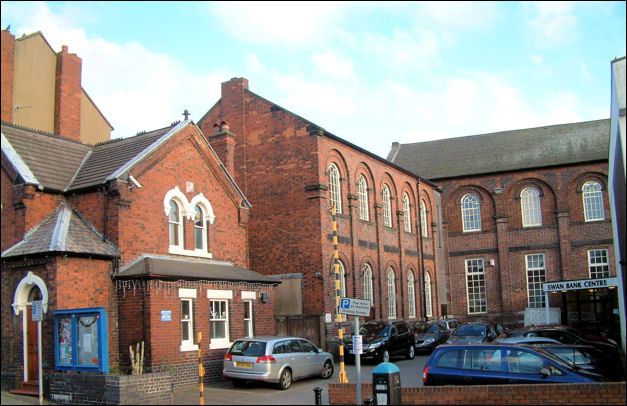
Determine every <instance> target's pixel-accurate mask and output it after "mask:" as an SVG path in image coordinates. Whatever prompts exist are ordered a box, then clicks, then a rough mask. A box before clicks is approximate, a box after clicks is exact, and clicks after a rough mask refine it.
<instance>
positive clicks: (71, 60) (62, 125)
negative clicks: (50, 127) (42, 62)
mask: <svg viewBox="0 0 627 406" xmlns="http://www.w3.org/2000/svg"><path fill="white" fill-rule="evenodd" d="M61 49H62V50H61V52H59V53H58V54H57V72H56V83H55V103H54V132H55V134H58V135H61V136H63V137H66V138H71V139H74V140H77V141H80V138H81V69H82V60H81V58H79V57H78V56H76V54H70V53H68V48H67V45H63V47H62V48H61Z"/></svg>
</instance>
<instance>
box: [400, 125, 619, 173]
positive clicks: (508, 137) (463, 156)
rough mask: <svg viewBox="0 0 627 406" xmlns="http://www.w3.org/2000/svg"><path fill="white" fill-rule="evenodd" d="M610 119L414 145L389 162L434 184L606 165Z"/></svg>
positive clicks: (404, 149) (406, 147)
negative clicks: (579, 165) (490, 175)
mask: <svg viewBox="0 0 627 406" xmlns="http://www.w3.org/2000/svg"><path fill="white" fill-rule="evenodd" d="M609 124H610V121H609V119H604V120H596V121H586V122H581V123H570V124H559V125H551V126H545V127H537V128H528V129H523V130H513V131H502V132H497V133H491V134H482V135H474V136H466V137H458V138H448V139H443V140H437V141H428V142H417V143H412V144H399V143H393V144H392V150H391V151H390V153H389V154H388V159H389V160H390V161H392V162H394V163H396V164H397V165H400V166H402V167H404V168H406V169H407V170H409V171H412V172H415V173H418V174H420V175H421V176H424V177H426V178H428V179H431V180H440V179H446V178H455V177H462V176H474V175H480V174H487V173H498V172H509V171H517V170H524V169H532V168H545V167H552V166H558V165H571V164H577V163H584V162H594V161H607V159H608V153H609V152H608V148H609Z"/></svg>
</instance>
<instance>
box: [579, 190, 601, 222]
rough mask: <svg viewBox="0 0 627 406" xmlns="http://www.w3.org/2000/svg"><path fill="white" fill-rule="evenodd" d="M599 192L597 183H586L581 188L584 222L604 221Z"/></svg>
mask: <svg viewBox="0 0 627 406" xmlns="http://www.w3.org/2000/svg"><path fill="white" fill-rule="evenodd" d="M601 190H602V188H601V185H600V184H599V183H598V182H586V183H584V185H583V187H582V188H581V191H582V192H583V213H584V219H585V221H598V220H605V208H604V207H603V194H602V193H601Z"/></svg>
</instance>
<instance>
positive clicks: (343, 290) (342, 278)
mask: <svg viewBox="0 0 627 406" xmlns="http://www.w3.org/2000/svg"><path fill="white" fill-rule="evenodd" d="M337 265H338V271H339V274H340V275H339V276H340V297H346V268H345V267H344V263H343V262H342V260H339V259H338V260H337Z"/></svg>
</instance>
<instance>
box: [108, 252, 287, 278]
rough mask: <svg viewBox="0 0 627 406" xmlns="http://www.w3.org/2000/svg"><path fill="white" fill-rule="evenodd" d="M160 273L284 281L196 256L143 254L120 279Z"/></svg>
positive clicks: (186, 276)
mask: <svg viewBox="0 0 627 406" xmlns="http://www.w3.org/2000/svg"><path fill="white" fill-rule="evenodd" d="M149 276H153V277H154V276H158V277H165V278H172V279H177V280H178V279H183V280H211V281H232V282H249V283H262V284H268V285H278V284H279V283H281V281H279V280H277V279H273V278H271V277H269V276H266V275H262V274H260V273H257V272H254V271H251V270H248V269H244V268H242V267H239V266H237V265H234V264H232V263H230V262H222V261H213V260H205V259H195V258H180V257H169V256H163V255H142V256H140V257H138V258H137V259H135V260H134V261H133V262H131V263H129V264H128V265H125V266H123V267H122V268H121V269H120V271H119V272H118V273H117V274H116V278H123V279H126V278H137V277H149Z"/></svg>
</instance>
